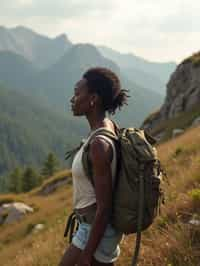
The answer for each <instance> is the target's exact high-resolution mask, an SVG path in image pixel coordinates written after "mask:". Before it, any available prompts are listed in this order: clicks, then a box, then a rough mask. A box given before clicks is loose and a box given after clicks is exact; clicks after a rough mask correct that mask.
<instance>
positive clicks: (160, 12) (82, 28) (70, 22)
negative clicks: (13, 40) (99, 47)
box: [0, 0, 200, 61]
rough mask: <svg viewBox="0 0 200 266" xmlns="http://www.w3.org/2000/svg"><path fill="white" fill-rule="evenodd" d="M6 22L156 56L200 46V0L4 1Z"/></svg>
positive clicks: (179, 54) (1, 13) (0, 12)
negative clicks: (199, 44)
mask: <svg viewBox="0 0 200 266" xmlns="http://www.w3.org/2000/svg"><path fill="white" fill-rule="evenodd" d="M0 1H1V2H0V24H3V25H5V26H9V27H10V26H16V25H19V24H20V25H24V26H27V27H30V28H32V29H34V30H35V31H37V32H39V33H42V34H45V35H48V36H55V35H57V34H60V33H63V32H64V33H66V34H67V35H68V37H69V38H70V39H71V40H72V41H73V42H74V43H77V42H90V43H94V44H103V45H107V46H110V47H112V48H114V49H118V50H119V51H122V52H132V53H134V54H136V55H140V56H143V57H146V58H147V59H151V60H156V59H157V60H159V61H162V60H172V59H176V60H178V61H179V60H181V59H183V58H184V57H185V56H188V55H189V54H190V53H193V52H194V51H196V50H198V49H199V48H198V43H200V33H199V27H200V20H199V14H198V13H199V10H200V2H199V1H198V0H193V1H192V2H191V1H189V0H168V1H166V0H140V1H137V0H123V1H121V0H57V1H49V0H0Z"/></svg>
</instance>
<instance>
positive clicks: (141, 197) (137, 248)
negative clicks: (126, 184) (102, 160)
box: [132, 162, 145, 266]
mask: <svg viewBox="0 0 200 266" xmlns="http://www.w3.org/2000/svg"><path fill="white" fill-rule="evenodd" d="M144 168H145V165H144V163H142V162H140V173H141V174H140V176H139V205H138V220H137V235H136V244H135V252H134V256H133V260H132V266H136V265H137V260H138V256H139V251H140V242H141V228H142V220H143V214H144V213H143V207H144V177H143V175H142V173H143V172H144Z"/></svg>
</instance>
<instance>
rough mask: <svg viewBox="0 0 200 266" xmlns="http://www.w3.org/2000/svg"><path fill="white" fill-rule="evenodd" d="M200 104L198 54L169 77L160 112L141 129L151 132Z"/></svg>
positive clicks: (150, 118)
mask: <svg viewBox="0 0 200 266" xmlns="http://www.w3.org/2000/svg"><path fill="white" fill-rule="evenodd" d="M199 103H200V52H198V53H196V54H194V55H193V56H191V57H189V58H187V59H185V60H184V61H183V62H182V63H181V64H180V65H178V67H177V68H176V70H175V72H174V73H173V74H172V75H171V77H170V80H169V82H168V84H167V93H166V98H165V101H164V104H163V105H162V106H161V108H160V110H158V111H157V112H155V113H153V114H151V115H150V116H149V117H147V119H146V120H145V121H144V122H143V124H142V126H141V127H142V128H144V129H147V130H148V131H150V132H152V131H154V130H155V128H156V127H158V126H159V125H160V124H163V123H164V122H165V121H168V120H170V119H173V118H175V117H178V116H179V115H181V114H183V113H184V112H189V111H190V110H192V108H194V107H195V106H198V105H199Z"/></svg>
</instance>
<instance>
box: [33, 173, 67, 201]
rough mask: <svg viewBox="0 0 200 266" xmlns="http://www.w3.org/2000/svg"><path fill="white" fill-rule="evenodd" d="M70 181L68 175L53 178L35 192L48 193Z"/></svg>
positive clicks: (43, 194) (44, 194)
mask: <svg viewBox="0 0 200 266" xmlns="http://www.w3.org/2000/svg"><path fill="white" fill-rule="evenodd" d="M70 182H71V178H69V177H68V176H64V177H62V178H59V179H55V180H53V181H51V182H48V183H47V184H45V185H44V186H43V187H42V188H41V189H40V191H39V192H37V194H39V195H42V196H46V195H49V194H50V193H52V192H54V191H55V190H56V189H57V188H59V187H62V186H64V185H66V184H69V183H70Z"/></svg>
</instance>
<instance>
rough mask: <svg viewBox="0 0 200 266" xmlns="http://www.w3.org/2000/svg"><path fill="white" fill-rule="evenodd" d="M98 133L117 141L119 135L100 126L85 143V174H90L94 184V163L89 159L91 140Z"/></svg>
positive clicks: (83, 158)
mask: <svg viewBox="0 0 200 266" xmlns="http://www.w3.org/2000/svg"><path fill="white" fill-rule="evenodd" d="M98 135H103V136H106V137H108V138H110V139H112V140H114V141H115V142H117V141H118V137H117V136H116V135H114V134H113V133H112V131H110V130H108V129H106V128H99V129H98V130H96V131H95V133H94V134H92V135H91V136H90V137H89V139H88V141H87V143H86V144H85V145H84V148H83V154H82V164H83V169H84V171H85V174H86V175H87V176H88V178H89V179H90V181H91V183H92V184H93V185H94V182H93V178H92V165H91V162H90V160H89V146H90V142H91V140H92V139H93V138H95V137H96V136H98Z"/></svg>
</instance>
